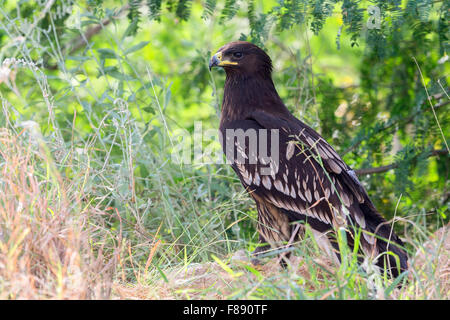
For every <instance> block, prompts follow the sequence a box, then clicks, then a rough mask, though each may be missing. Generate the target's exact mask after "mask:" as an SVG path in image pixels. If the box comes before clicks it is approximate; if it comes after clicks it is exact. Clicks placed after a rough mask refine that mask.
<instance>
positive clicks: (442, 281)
mask: <svg viewBox="0 0 450 320" xmlns="http://www.w3.org/2000/svg"><path fill="white" fill-rule="evenodd" d="M449 229H450V226H449V225H447V226H446V227H442V228H441V229H439V230H438V231H437V232H436V233H435V234H434V235H432V236H431V237H430V239H429V241H427V242H426V243H425V244H424V245H423V247H420V248H419V249H418V251H417V254H416V255H415V257H412V259H411V262H412V263H411V264H410V271H411V274H410V276H409V280H408V284H407V285H405V286H403V287H402V288H401V289H394V290H393V291H392V292H391V293H390V294H389V295H388V296H387V297H385V296H384V295H383V292H382V291H381V292H379V293H378V294H377V298H379V299H384V298H387V299H407V300H410V299H442V298H445V299H448V298H450V237H449ZM228 261H229V263H228V264H227V266H228V267H229V268H230V269H231V270H232V271H227V270H226V269H224V267H223V265H221V264H219V263H217V262H207V263H201V264H200V263H198V264H190V265H188V266H183V267H178V268H174V269H172V270H166V271H167V273H166V280H163V279H161V280H158V281H155V282H152V281H151V280H150V281H148V280H145V279H144V280H143V281H140V282H138V283H134V284H130V283H123V282H116V283H115V284H114V287H113V297H114V298H115V299H189V300H190V299H228V298H232V297H235V296H236V294H239V293H242V291H243V290H244V288H245V292H243V294H242V296H241V297H243V298H254V296H253V294H254V292H255V290H258V287H259V286H263V285H266V284H267V283H270V282H274V281H275V282H287V281H288V280H289V279H291V280H292V279H295V280H298V279H302V283H303V287H304V289H305V291H306V292H307V291H308V290H309V291H311V290H322V292H323V294H322V295H321V296H318V297H317V298H318V299H326V298H328V297H330V296H331V295H332V294H333V293H335V291H336V290H335V288H329V287H327V283H326V281H322V280H323V279H325V278H326V277H329V275H330V273H336V272H338V268H337V267H336V266H335V265H333V262H332V261H331V260H330V259H328V258H327V257H325V256H319V257H316V259H315V266H314V267H313V268H312V269H311V265H309V264H308V263H307V262H306V260H305V259H303V258H301V257H297V256H293V257H291V258H290V261H291V266H290V268H289V276H288V279H286V278H284V277H280V274H281V273H282V272H283V270H282V269H281V268H280V266H279V264H278V259H277V258H273V259H270V260H269V261H267V262H266V263H264V264H263V265H261V266H258V267H257V268H256V269H257V270H256V269H253V267H251V264H250V263H249V261H248V259H247V258H246V255H245V252H243V251H242V250H240V251H238V252H236V253H235V254H234V255H233V256H232V257H231V259H228ZM245 266H247V267H245ZM248 266H250V268H248ZM252 269H253V270H252ZM150 278H151V277H150ZM264 283H266V284H264ZM262 298H263V297H262Z"/></svg>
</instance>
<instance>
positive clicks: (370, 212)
mask: <svg viewBox="0 0 450 320" xmlns="http://www.w3.org/2000/svg"><path fill="white" fill-rule="evenodd" d="M369 201H370V200H369ZM360 208H361V210H362V211H363V213H364V218H365V220H366V229H367V231H369V232H370V233H372V234H375V235H376V236H375V237H371V236H369V235H365V234H363V238H364V240H365V242H367V244H368V245H369V246H370V247H371V248H372V249H376V250H375V253H376V254H377V256H378V259H377V261H376V264H377V265H378V266H379V267H380V268H381V270H386V271H387V274H388V275H389V276H392V277H394V278H396V277H398V276H399V275H400V274H401V273H402V272H404V271H405V270H407V269H408V256H407V254H406V251H405V250H404V249H403V248H404V243H403V241H402V240H401V239H400V238H399V237H398V236H397V235H396V234H395V232H394V230H393V229H392V227H391V226H390V224H389V223H388V222H387V221H386V220H385V219H384V218H383V217H382V216H381V215H380V214H379V213H378V212H377V210H376V209H375V207H374V206H373V204H372V203H371V202H369V203H367V202H365V203H362V204H360Z"/></svg>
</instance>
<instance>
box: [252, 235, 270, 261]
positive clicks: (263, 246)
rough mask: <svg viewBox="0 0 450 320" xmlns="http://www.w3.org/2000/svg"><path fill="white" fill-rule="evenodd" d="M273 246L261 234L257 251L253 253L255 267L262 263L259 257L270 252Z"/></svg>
mask: <svg viewBox="0 0 450 320" xmlns="http://www.w3.org/2000/svg"><path fill="white" fill-rule="evenodd" d="M270 248H271V246H270V244H268V243H267V241H266V240H265V239H264V237H263V236H262V235H261V234H260V235H259V245H258V247H256V249H255V250H254V251H253V252H252V257H253V258H252V260H251V261H252V264H253V265H255V266H256V265H259V264H261V262H260V261H259V258H258V256H259V255H261V254H264V253H266V252H268V251H269V250H270Z"/></svg>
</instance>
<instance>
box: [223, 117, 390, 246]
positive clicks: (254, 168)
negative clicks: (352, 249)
mask: <svg viewBox="0 0 450 320" xmlns="http://www.w3.org/2000/svg"><path fill="white" fill-rule="evenodd" d="M226 129H232V130H231V131H229V133H230V132H236V130H242V132H246V133H247V135H246V137H245V139H239V138H237V137H236V136H238V135H235V136H232V135H231V136H230V134H228V136H227V132H226ZM249 129H251V130H250V131H254V132H256V140H257V147H256V148H255V147H254V146H253V147H252V144H251V143H250V140H251V139H253V137H252V136H251V134H249ZM261 129H266V130H265V131H266V133H267V139H264V134H263V135H261V132H262V131H261ZM233 130H234V131H233ZM242 132H241V135H242ZM276 132H278V137H276V136H277V133H276ZM222 135H223V139H224V140H223V142H224V143H223V146H224V151H225V152H226V151H227V150H226V149H227V146H228V155H227V158H228V160H229V161H231V164H232V167H233V169H234V170H235V171H236V173H237V174H238V176H239V178H240V180H241V182H242V184H243V185H244V186H245V187H246V188H247V190H248V191H249V192H250V193H251V194H252V195H253V196H254V198H260V199H263V200H264V201H265V202H268V203H270V204H272V205H273V206H275V207H277V208H280V209H283V212H285V213H286V214H288V215H289V216H291V217H293V218H294V219H295V218H297V219H302V218H303V217H305V216H306V218H307V220H308V222H309V223H310V224H311V226H312V227H313V228H315V229H317V230H318V231H321V232H323V231H325V230H326V229H330V228H332V227H337V226H347V225H349V224H351V225H357V226H360V227H361V228H362V229H363V230H369V233H368V232H363V235H364V240H365V241H364V242H365V244H366V247H367V246H370V244H373V243H374V241H375V239H374V237H373V236H372V235H371V233H372V232H373V230H371V229H372V228H371V227H368V224H369V223H370V224H373V223H375V224H378V223H377V221H374V222H373V223H372V221H366V216H365V214H364V212H363V210H364V207H363V206H361V205H364V204H365V205H367V206H373V205H372V204H371V202H370V200H369V198H368V196H367V194H366V192H365V191H364V188H363V187H362V185H361V183H360V182H359V181H358V179H357V177H356V175H355V173H354V172H353V171H352V170H351V169H350V168H349V167H348V166H347V165H346V164H345V163H344V162H343V161H342V159H341V158H340V157H339V155H338V154H337V153H336V151H335V150H334V149H333V148H332V147H331V146H330V145H329V144H328V143H327V142H326V141H325V140H324V139H323V138H322V137H321V136H320V135H319V134H318V133H316V132H315V131H314V130H313V129H311V128H309V127H308V126H306V125H305V124H303V123H302V122H301V121H299V120H297V119H295V118H293V119H292V120H291V119H289V120H286V119H281V118H277V117H274V116H273V115H270V114H267V113H265V112H262V111H258V112H253V113H252V114H251V116H250V117H248V118H247V119H246V120H239V121H233V122H229V123H228V124H227V125H226V128H225V127H224V128H222ZM263 140H266V141H263ZM252 142H253V145H254V144H255V140H253V141H252ZM276 144H278V149H277V148H276V146H275V145H276ZM264 145H265V146H266V149H267V153H266V152H265V150H263V149H264ZM273 146H275V148H273ZM230 150H233V151H234V154H233V155H234V158H233V156H230ZM271 151H272V154H271ZM255 153H256V154H257V156H255ZM265 155H268V156H269V157H264V156H265ZM277 158H278V159H277ZM252 160H253V161H252ZM378 217H379V218H380V219H382V218H381V217H380V216H379V215H378V216H377V218H378ZM376 220H379V219H376Z"/></svg>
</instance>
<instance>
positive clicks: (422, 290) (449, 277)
mask: <svg viewBox="0 0 450 320" xmlns="http://www.w3.org/2000/svg"><path fill="white" fill-rule="evenodd" d="M26 134H27V132H25V133H23V132H22V134H19V135H12V134H11V133H10V132H9V131H8V130H6V129H2V130H1V131H0V170H1V176H0V299H105V298H113V299H229V298H260V299H264V298H266V297H269V298H274V297H275V298H286V297H289V298H302V296H301V295H299V294H297V293H295V292H294V291H292V292H291V291H290V290H291V289H292V288H291V287H292V285H293V284H294V286H296V287H297V288H301V292H303V293H305V294H306V295H305V297H306V298H308V297H309V298H311V297H313V298H317V299H326V298H329V297H335V298H336V297H339V295H337V291H338V290H339V288H338V287H337V286H336V283H335V282H334V280H333V279H337V277H335V275H336V274H338V273H339V272H341V271H342V270H340V269H339V267H338V266H335V265H333V263H332V261H331V260H330V259H328V258H327V257H325V256H323V254H322V253H321V252H320V251H319V252H316V253H314V252H312V254H313V256H305V257H300V256H293V257H292V258H291V266H290V268H289V271H288V272H284V271H283V270H282V269H280V267H279V264H278V261H277V259H276V258H274V259H268V258H266V260H265V263H264V264H262V265H260V266H259V267H253V266H252V264H251V263H250V262H249V260H248V257H247V255H246V253H245V251H243V250H240V251H237V252H236V253H234V254H233V255H232V256H229V257H228V258H226V259H224V260H219V259H216V261H215V262H206V263H187V264H184V265H177V266H174V267H169V268H166V269H164V270H157V269H156V268H154V266H153V265H150V261H151V258H149V259H148V261H147V264H146V266H145V268H141V267H140V266H139V265H138V266H137V267H136V268H137V269H136V270H134V269H133V270H131V269H128V266H130V264H129V263H128V262H127V261H128V260H130V259H131V260H132V259H133V255H134V254H135V253H134V252H133V251H132V250H131V249H129V250H128V251H127V250H125V251H124V252H122V253H121V254H120V255H119V249H118V248H119V247H121V248H125V247H126V243H125V240H124V242H123V243H122V240H121V237H120V232H118V233H114V234H109V233H108V231H107V228H104V227H103V226H102V221H104V220H105V219H104V217H105V215H108V214H109V213H108V212H105V211H102V210H100V209H99V208H98V207H95V206H94V205H93V204H91V203H90V202H89V203H88V202H86V201H85V200H83V199H81V196H80V194H82V193H77V191H76V190H77V187H76V184H75V183H74V181H73V180H74V179H72V180H71V181H68V180H69V179H67V178H62V177H61V176H59V174H58V172H59V171H58V170H57V169H55V168H54V162H53V160H52V159H51V157H50V156H49V153H48V151H47V150H46V148H45V144H44V143H42V141H40V140H39V139H40V138H39V136H37V137H36V136H34V137H33V135H30V136H29V137H28V138H26V137H24V136H25V135H26ZM81 174H87V172H86V173H83V172H81ZM448 231H449V226H448V225H447V226H446V227H443V228H441V229H439V230H438V231H437V232H436V233H435V234H433V235H432V236H431V237H430V239H429V240H428V241H426V242H425V243H424V244H416V245H415V246H416V249H417V254H416V255H415V256H413V257H411V259H410V262H411V265H410V275H409V282H408V284H407V285H406V286H404V287H403V288H402V289H395V290H391V291H389V293H388V294H387V295H386V293H385V292H384V291H383V289H382V290H381V291H379V290H378V291H377V294H376V296H375V297H376V298H390V299H439V298H444V299H448V298H449V292H450V259H449V258H450V257H449V255H450V239H449V236H448ZM108 237H109V239H108ZM108 240H112V241H108ZM106 243H108V245H106ZM112 243H113V244H114V243H115V244H116V246H114V245H111V244H112ZM152 246H153V247H152ZM158 250H162V249H161V248H159V247H158V246H157V245H155V244H152V245H149V246H148V253H149V257H153V255H154V254H155V252H156V251H158ZM116 266H119V267H117V268H116ZM131 266H132V267H131V268H135V267H133V264H132V263H131ZM341 269H342V268H341ZM125 271H132V272H133V274H137V275H138V276H137V277H136V279H134V280H132V279H131V280H130V279H129V278H127V276H126V275H125V273H124V272H125ZM351 274H352V273H350V275H351ZM347 276H348V274H347V275H346V274H344V276H342V274H341V280H344V283H343V285H344V286H345V285H346V283H345V282H346V280H347V279H346V277H347ZM358 277H359V278H358ZM330 279H331V281H330ZM365 281H367V279H364V278H361V277H360V275H359V274H356V278H353V279H351V280H349V282H348V283H352V284H356V283H361V282H365ZM277 290H278V291H277ZM303 293H302V294H303ZM353 297H354V298H357V297H358V295H357V294H356V295H355V296H353Z"/></svg>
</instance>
